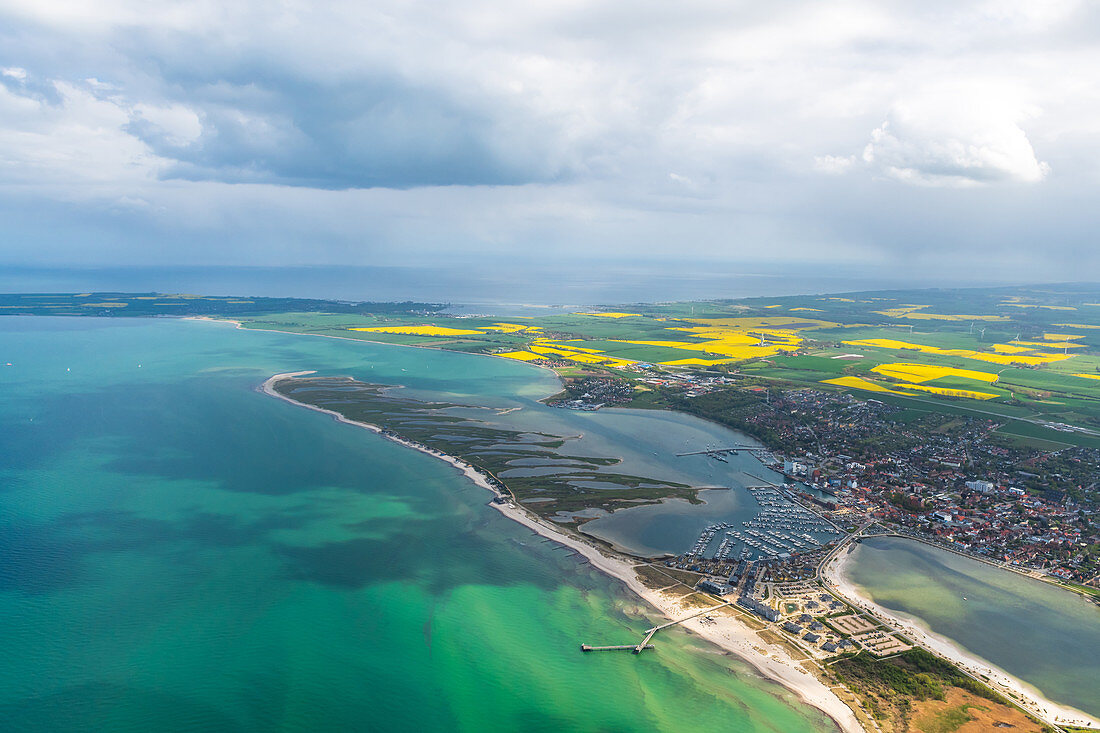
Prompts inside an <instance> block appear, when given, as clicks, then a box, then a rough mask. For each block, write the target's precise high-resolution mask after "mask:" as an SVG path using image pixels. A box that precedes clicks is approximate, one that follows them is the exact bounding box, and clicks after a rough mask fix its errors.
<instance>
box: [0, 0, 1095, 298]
mask: <svg viewBox="0 0 1100 733" xmlns="http://www.w3.org/2000/svg"><path fill="white" fill-rule="evenodd" d="M1098 32H1100V7H1098V6H1097V5H1096V4H1095V3H1092V4H1089V3H1084V2H1080V3H1079V2H1072V1H1070V0H1045V1H1043V2H1035V1H1034V0H988V1H982V2H967V1H966V0H949V1H941V0H922V1H921V2H914V1H911V0H910V1H909V2H890V0H885V1H883V0H879V1H877V2H827V3H822V2H787V1H784V0H776V1H775V2H769V3H760V2H741V1H740V0H716V1H714V2H707V1H699V0H683V1H682V2H675V3H669V2H649V1H648V0H635V1H634V2H624V1H622V0H619V2H600V1H589V2H581V1H578V0H535V1H529V2H525V3H504V2H499V0H498V1H497V2H486V1H485V0H468V1H467V2H464V3H426V2H418V1H417V0H371V2H361V1H357V2H340V1H339V0H337V1H334V2H298V1H295V0H282V1H280V0H265V1H264V2H257V1H255V0H240V1H239V2H233V3H223V2H214V1H213V0H198V1H196V2H150V0H98V1H97V2H95V3H89V2H81V1H79V0H36V1H35V2H26V1H25V0H21V1H19V2H16V1H14V0H0V192H2V194H0V266H3V265H8V266H11V265H24V266H26V265H31V266H68V265H78V266H89V265H95V266H109V265H118V264H173V265H174V264H181V265H184V264H186V265H194V264H207V265H243V264H255V263H260V262H266V263H270V264H287V265H302V264H360V265H362V264H379V265H419V264H424V263H430V264H432V265H441V264H454V265H456V266H460V265H465V266H469V267H474V266H478V265H479V264H485V263H494V264H498V265H500V264H505V265H506V264H508V263H513V262H515V263H521V262H525V261H529V260H531V259H532V258H544V257H546V256H548V255H550V256H555V257H565V258H569V259H570V260H573V261H584V260H586V259H590V258H599V259H604V260H606V259H608V258H630V259H631V261H634V262H640V263H652V264H654V266H660V265H661V263H663V262H665V261H681V262H682V261H684V260H690V261H691V262H693V263H702V264H704V265H709V264H711V263H712V264H713V265H714V266H716V267H720V266H733V265H736V266H750V267H751V266H753V265H756V264H768V265H772V266H774V265H776V264H777V263H783V262H798V263H801V264H803V265H805V264H810V265H816V264H820V265H821V266H822V267H823V268H824V267H831V268H863V269H878V270H881V271H887V270H889V271H892V272H911V273H920V274H922V275H929V274H933V275H935V274H942V275H943V276H944V277H945V278H948V279H961V280H964V279H967V278H971V279H975V280H981V279H989V280H993V279H1019V280H1028V279H1044V280H1058V279H1061V280H1082V279H1093V280H1100V247H1098V246H1097V244H1096V236H1097V232H1098V231H1100V227H1098V224H1100V204H1098V203H1097V201H1098V200H1100V175H1098V166H1100V136H1098V133H1100V43H1097V41H1098V40H1100V38H1098Z"/></svg>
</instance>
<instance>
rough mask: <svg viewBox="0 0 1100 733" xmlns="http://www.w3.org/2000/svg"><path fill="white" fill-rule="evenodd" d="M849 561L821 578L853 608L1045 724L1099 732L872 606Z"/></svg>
mask: <svg viewBox="0 0 1100 733" xmlns="http://www.w3.org/2000/svg"><path fill="white" fill-rule="evenodd" d="M851 558H852V552H851V547H850V546H849V551H846V552H842V553H840V554H839V555H838V556H836V557H832V558H830V559H829V560H828V562H827V563H826V564H825V566H824V567H823V568H822V572H821V577H822V579H823V580H824V581H825V582H826V584H827V585H828V586H829V588H830V590H832V591H833V592H834V593H835V594H836V595H838V596H840V597H841V598H842V599H844V600H845V601H847V602H848V603H850V604H851V605H852V606H853V607H855V608H858V609H861V610H862V611H864V612H868V613H870V614H871V615H873V616H876V617H878V618H879V619H882V620H885V621H886V622H887V624H889V625H891V626H894V627H895V628H898V629H899V630H901V631H902V632H903V633H905V634H906V635H907V636H909V637H910V638H911V639H912V640H913V642H914V643H915V644H916V645H917V646H920V647H924V648H925V649H927V650H929V651H931V652H932V653H934V654H936V655H938V656H941V657H943V658H945V659H947V660H948V661H950V662H952V663H953V664H955V665H957V666H958V667H959V668H960V669H962V670H963V671H964V672H967V673H968V674H970V675H971V676H973V677H975V678H976V679H978V681H980V682H982V683H984V684H987V685H989V686H990V687H991V688H992V689H993V690H995V691H996V692H998V693H1000V694H1002V695H1004V696H1005V697H1007V698H1009V699H1010V700H1012V701H1013V702H1014V703H1016V704H1018V705H1019V706H1020V707H1022V708H1023V709H1024V710H1026V711H1027V712H1028V713H1030V714H1032V715H1034V716H1035V717H1037V718H1039V719H1041V720H1043V721H1044V722H1045V723H1047V724H1048V725H1056V726H1061V725H1070V726H1076V727H1079V728H1091V729H1096V730H1100V720H1097V719H1096V718H1094V717H1093V716H1091V715H1089V714H1088V713H1086V712H1084V711H1082V710H1078V709H1076V708H1074V707H1070V706H1069V705H1064V704H1062V703H1057V702H1054V701H1052V700H1050V699H1048V698H1047V697H1046V696H1045V695H1044V694H1043V693H1042V692H1040V691H1039V690H1038V689H1037V688H1035V687H1033V686H1032V685H1029V684H1028V683H1027V682H1025V681H1023V680H1021V679H1020V678H1018V677H1016V676H1014V675H1012V674H1011V673H1009V672H1007V671H1005V670H1003V669H1001V668H1000V667H998V666H996V665H994V664H993V663H992V662H989V661H987V660H985V659H982V658H981V657H979V656H977V655H975V654H974V653H972V652H969V651H967V650H966V649H964V648H962V646H961V645H959V643H958V642H956V641H955V640H953V639H950V638H948V637H946V636H942V635H940V634H937V633H936V632H934V631H932V629H931V628H929V627H928V625H927V624H926V623H925V622H924V621H922V620H921V619H919V618H917V617H915V616H909V615H907V614H903V613H900V612H897V611H891V610H889V609H887V608H885V607H883V606H881V605H879V604H878V603H875V601H874V600H872V599H871V598H869V597H868V596H867V595H866V594H865V593H864V592H863V591H862V590H861V589H860V588H859V586H857V585H856V584H855V583H854V582H852V580H851V579H850V578H848V576H847V575H846V574H845V572H844V570H845V568H846V567H847V565H848V564H849V563H850V562H851Z"/></svg>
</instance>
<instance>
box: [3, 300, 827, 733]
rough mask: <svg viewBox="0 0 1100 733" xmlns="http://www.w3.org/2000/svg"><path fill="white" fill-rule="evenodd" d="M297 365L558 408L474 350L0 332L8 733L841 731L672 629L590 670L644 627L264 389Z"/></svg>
mask: <svg viewBox="0 0 1100 733" xmlns="http://www.w3.org/2000/svg"><path fill="white" fill-rule="evenodd" d="M6 364H10V366H5V365H6ZM307 369H319V370H322V371H326V372H331V373H345V374H350V375H352V376H354V377H357V378H359V379H363V380H366V381H375V382H383V383H395V384H396V383H400V384H405V385H408V386H409V387H410V388H411V389H414V390H422V391H425V392H430V393H446V394H458V395H463V394H466V395H475V396H477V397H478V398H479V399H483V400H488V401H490V402H491V401H493V400H497V399H499V400H501V401H507V400H517V399H519V400H533V399H535V398H537V397H540V396H543V395H545V394H548V393H549V392H552V391H554V390H555V388H556V382H555V381H554V379H553V378H552V376H550V375H548V374H547V373H546V372H545V371H543V370H539V369H535V368H532V367H530V366H526V365H523V364H514V363H510V362H507V361H505V360H502V359H487V358H479V357H474V356H469V355H463V354H453V353H446V352H434V351H425V350H418V349H411V348H402V347H395V346H383V345H373V344H366V343H361V342H345V341H338V340H332V339H321V338H309V337H301V336H291V335H285V334H276V333H265V332H256V331H241V330H235V329H233V328H231V327H229V326H227V325H224V324H213V323H201V322H194V321H180V320H173V319H151V320H123V319H117V320H98V319H91V318H85V319H79V318H74V319H69V318H15V317H12V318H0V649H2V650H3V659H4V662H3V664H0V728H2V729H3V730H5V731H32V730H33V731H77V730H79V731H88V730H96V731H119V732H123V733H126V732H128V731H133V732H135V733H136V732H138V731H140V732H142V733H144V732H146V731H306V730H309V731H314V730H341V731H373V730H385V731H406V730H407V731H456V730H457V731H495V730H524V731H543V730H545V731H555V732H559V731H563V730H569V731H574V730H576V731H655V730H657V731H680V730H692V731H694V730H701V729H705V730H732V731H739V732H741V731H776V732H777V733H794V732H797V731H830V730H835V726H834V725H833V724H832V722H831V721H829V720H828V719H827V718H825V717H824V716H823V715H822V714H820V713H818V712H817V711H815V710H812V709H809V708H807V707H805V706H802V705H800V704H798V703H797V702H796V701H795V700H793V699H792V697H791V696H790V695H789V694H788V693H786V692H785V691H784V690H783V689H782V688H780V687H779V686H777V685H775V684H773V683H770V682H767V681H765V680H762V679H761V678H760V677H759V676H758V675H757V674H756V673H754V672H753V671H752V670H751V668H749V667H748V666H747V665H745V664H743V663H741V662H739V661H738V660H737V659H735V658H733V657H730V656H728V655H725V654H722V653H720V652H719V651H718V650H716V649H715V648H713V647H710V646H709V645H706V644H704V643H702V642H701V641H699V640H698V639H697V638H695V637H692V636H689V635H688V634H687V633H686V632H684V631H682V630H675V631H671V632H662V634H661V636H660V638H659V639H658V640H657V644H658V648H657V650H656V652H655V653H646V654H643V655H640V656H634V655H632V654H617V653H606V654H595V655H593V654H587V655H586V654H581V653H580V652H579V650H578V646H579V644H580V643H582V642H585V643H606V644H614V643H628V642H631V641H632V640H634V639H637V638H638V637H639V636H640V634H641V631H642V630H643V629H645V628H647V627H648V626H649V625H650V620H651V619H652V615H651V613H650V612H649V611H647V610H646V609H645V607H644V606H643V605H642V604H641V602H640V601H638V600H636V599H635V598H633V597H631V596H630V595H629V594H628V593H627V592H625V590H624V589H623V588H622V586H621V585H620V584H619V583H618V582H617V581H614V580H612V579H610V578H607V577H606V576H603V575H602V574H599V573H597V572H595V571H594V570H592V569H591V568H590V567H589V566H587V565H586V564H583V563H582V562H580V561H578V559H577V558H576V557H574V556H573V555H572V554H571V553H570V552H569V551H567V550H566V549H564V548H561V547H559V546H557V545H555V544H553V543H550V542H547V541H543V540H542V539H541V538H539V537H538V536H536V535H533V534H531V533H530V532H529V531H528V530H527V529H525V528H523V527H521V526H520V525H518V524H516V523H514V522H511V521H509V520H507V519H505V518H504V517H502V516H501V515H500V514H498V513H497V512H496V511H494V510H492V509H491V508H489V507H488V506H486V502H487V500H488V498H489V497H488V495H487V494H486V493H485V492H484V491H482V490H480V489H478V488H476V487H475V486H473V485H472V484H470V483H469V482H467V481H466V480H465V479H464V478H462V477H461V475H460V474H458V473H457V472H456V471H455V470H454V469H452V468H451V467H449V466H447V465H446V464H444V463H443V462H441V461H438V460H435V459H433V458H431V457H429V456H426V455H424V454H421V453H418V452H415V451H412V450H409V449H406V448H403V447H401V446H399V445H396V444H394V443H392V442H389V441H386V440H384V439H382V438H380V437H378V436H375V435H373V434H371V433H368V432H367V431H364V430H360V429H357V428H354V427H351V426H347V425H341V424H338V423H336V422H335V421H333V420H331V419H330V418H328V417H327V416H324V415H321V414H318V413H314V412H310V411H308V410H305V409H301V408H297V407H295V406H293V405H289V404H286V403H284V402H281V401H278V400H275V399H272V398H270V397H267V396H265V395H262V394H260V393H258V392H257V391H255V388H256V387H257V385H259V384H260V383H261V382H262V381H263V380H264V379H265V378H267V377H268V376H270V375H271V374H274V373H277V372H287V371H299V370H307ZM609 414H610V413H609ZM562 419H565V418H562ZM578 419H579V418H578ZM608 420H612V421H613V418H610V417H605V416H602V415H601V417H599V418H598V420H597V422H598V421H608ZM632 425H635V426H636V423H632ZM614 427H615V426H614V425H610V426H608V425H604V426H603V427H602V428H601V429H599V430H595V428H594V429H593V430H594V432H593V435H598V436H600V437H599V439H600V440H610V439H611V437H612V436H613V434H614V430H613V428H614ZM688 427H689V428H690V429H696V428H694V427H692V426H690V425H689V426H688ZM633 429H634V428H633V427H632V428H631V430H633ZM658 429H659V428H658ZM627 432H628V434H629V431H627ZM639 460H641V459H639ZM647 541H648V542H651V543H653V544H655V545H660V543H661V542H663V541H666V540H665V539H662V538H651V539H649V540H647Z"/></svg>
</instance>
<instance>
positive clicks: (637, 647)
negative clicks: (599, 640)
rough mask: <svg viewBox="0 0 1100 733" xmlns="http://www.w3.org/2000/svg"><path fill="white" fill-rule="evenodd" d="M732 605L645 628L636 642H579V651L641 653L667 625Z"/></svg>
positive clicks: (730, 604)
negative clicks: (639, 639)
mask: <svg viewBox="0 0 1100 733" xmlns="http://www.w3.org/2000/svg"><path fill="white" fill-rule="evenodd" d="M732 605H733V601H726V602H725V603H719V604H718V605H717V606H708V607H707V608H704V609H703V610H702V611H696V612H695V613H693V614H691V615H690V616H684V617H683V618H681V619H676V620H675V621H669V622H667V623H663V624H661V625H660V626H654V627H653V628H652V629H646V630H645V637H643V638H642V641H641V642H640V643H638V644H617V645H615V646H589V645H588V644H581V651H582V652H609V651H617V650H620V649H621V650H624V651H625V650H627V649H629V650H631V651H632V652H634V653H635V654H641V653H642V652H643V651H644V650H646V649H653V645H652V644H650V643H649V642H650V640H651V639H652V638H653V635H654V634H656V633H657V632H658V631H660V630H661V629H667V628H668V627H669V626H675V625H676V624H682V623H683V622H685V621H688V620H690V619H693V618H695V617H696V616H702V615H703V614H707V613H710V612H712V611H717V610H718V609H719V608H724V607H726V606H732Z"/></svg>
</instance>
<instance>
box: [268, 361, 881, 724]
mask: <svg viewBox="0 0 1100 733" xmlns="http://www.w3.org/2000/svg"><path fill="white" fill-rule="evenodd" d="M313 373H314V372H311V371H305V372H287V373H283V374H276V375H274V376H272V377H270V378H269V379H268V380H267V381H265V382H264V383H263V385H262V386H261V390H262V391H263V392H264V393H265V394H267V395H270V396H272V397H275V398H277V399H280V400H283V401H284V402H289V403H290V404H292V405H296V406H298V407H305V408H307V409H310V410H314V411H315V412H321V413H324V414H326V415H329V416H331V417H332V418H334V419H335V420H337V421H338V422H341V423H345V424H348V425H355V426H357V427H360V428H364V429H366V430H369V431H371V432H373V433H378V434H383V435H384V437H386V438H388V439H390V440H392V441H394V442H396V443H400V444H401V445H404V446H407V447H409V448H413V449H414V450H419V451H421V452H423V453H427V454H428V455H431V456H434V457H436V458H438V459H440V460H442V461H445V462H447V463H449V464H450V465H452V466H454V467H455V469H457V470H458V471H460V472H461V473H462V474H463V475H465V476H466V478H468V479H469V480H470V481H472V482H473V483H474V484H476V485H477V486H480V487H481V488H483V489H485V490H486V491H489V492H490V493H492V494H493V495H494V496H497V495H499V492H498V491H497V489H496V488H495V487H494V486H493V485H492V483H490V481H489V477H488V476H486V475H485V474H483V473H481V472H480V471H478V470H477V469H476V468H474V467H473V466H471V465H470V464H468V463H466V462H465V461H462V460H460V459H458V458H456V457H454V456H451V455H447V454H445V453H441V452H439V451H436V450H433V449H432V448H429V447H427V446H425V445H421V444H419V443H415V442H413V441H410V440H405V439H403V438H401V437H399V436H396V435H393V434H392V433H383V431H382V429H381V428H379V427H378V426H377V425H371V424H369V423H363V422H357V421H355V420H349V419H348V418H346V417H344V416H343V415H341V414H339V413H337V412H334V411H332V410H325V409H323V408H320V407H316V406H314V405H307V404H304V403H301V402H298V401H296V400H292V399H290V398H289V397H286V396H284V395H281V394H279V393H278V392H276V391H275V389H274V384H275V382H277V381H279V380H280V379H285V378H288V377H300V376H304V375H307V374H313ZM490 506H492V507H493V508H494V509H496V510H497V511H499V512H500V513H501V514H503V515H504V516H506V517H508V518H509V519H511V520H513V521H515V522H519V523H520V524H522V525H524V526H526V527H528V528H529V529H531V530H532V531H533V532H535V533H537V534H539V535H541V536H543V537H546V538H548V539H550V540H553V541H555V542H558V543H560V544H561V545H564V546H566V547H569V548H571V549H572V550H574V551H576V552H577V553H579V554H580V555H583V556H584V557H585V558H587V559H588V561H589V562H590V563H591V564H592V566H593V567H595V568H596V569H598V570H600V571H601V572H603V573H606V574H607V575H609V576H611V577H613V578H617V579H618V580H620V581H622V582H623V583H624V584H625V585H626V586H627V588H629V589H630V590H631V591H633V592H634V593H635V594H636V595H637V596H639V597H640V598H642V599H643V600H645V601H646V602H647V603H649V605H651V606H652V607H653V608H655V609H656V610H657V611H658V612H659V613H661V614H662V615H663V616H665V617H666V618H668V619H669V620H675V619H678V618H683V617H684V616H687V615H690V614H691V613H694V612H695V611H698V610H699V609H698V608H695V609H693V610H685V609H684V608H682V607H681V605H680V603H679V599H678V598H677V597H674V596H672V595H670V594H665V593H662V592H661V591H659V590H654V589H652V588H647V587H646V586H645V585H643V584H642V583H641V581H640V580H639V579H638V577H637V576H636V574H635V572H634V566H635V565H637V564H638V562H637V561H635V560H632V559H628V558H626V557H623V556H619V555H613V554H610V553H608V552H607V551H606V550H603V549H601V548H599V547H597V546H595V545H593V544H590V543H589V542H586V541H584V540H583V539H581V538H579V537H576V536H573V535H569V534H565V533H564V532H563V531H562V529H561V528H559V527H556V526H554V525H552V524H550V523H548V522H545V521H543V520H542V519H540V518H538V517H537V516H535V515H533V514H531V513H529V512H527V511H526V510H525V509H523V508H522V507H520V506H517V505H515V504H513V503H511V502H509V503H506V504H498V503H495V502H493V503H491V504H490ZM714 619H715V621H714V623H706V624H704V623H703V621H702V618H696V619H691V620H689V621H686V622H684V623H683V626H685V627H687V628H689V629H691V631H692V632H694V633H696V634H698V635H699V636H700V637H702V638H704V639H706V640H707V641H709V642H711V643H713V644H715V645H716V646H718V647H720V648H722V649H724V650H726V651H728V652H730V653H732V654H734V655H736V656H738V657H739V658H741V659H743V660H745V661H746V662H748V663H749V664H750V665H752V667H753V668H755V669H756V670H757V671H759V672H760V674H761V675H763V676H764V677H766V678H768V679H770V680H773V681H775V682H778V683H779V684H781V685H783V686H784V687H785V688H787V689H788V690H790V691H792V692H793V693H795V694H796V695H797V696H798V697H799V699H801V700H802V701H803V702H805V703H806V704H808V705H811V706H813V707H815V708H817V709H819V710H821V711H822V712H824V713H825V714H826V715H828V716H829V717H830V718H832V719H833V720H834V721H835V722H836V723H837V725H838V726H839V727H840V729H841V730H842V731H844V732H845V733H856V732H859V731H863V730H864V728H863V726H861V725H860V723H859V721H858V720H857V719H856V716H855V714H854V713H853V712H852V710H851V709H850V708H849V707H848V706H847V705H845V704H844V703H843V702H842V701H841V700H840V698H839V697H837V696H836V694H835V693H834V692H833V691H832V690H831V689H830V688H829V687H827V686H826V685H825V684H824V683H822V682H821V681H820V680H819V679H817V678H816V677H814V676H813V675H812V674H810V673H809V672H807V671H806V670H805V669H803V668H802V666H801V665H799V664H798V662H796V661H794V660H793V659H791V658H790V657H789V656H788V655H787V653H786V651H785V650H784V649H783V648H782V647H780V646H777V645H773V644H767V643H765V642H764V641H763V640H762V639H760V637H759V636H757V634H756V632H755V631H754V630H753V629H751V628H749V627H747V626H745V625H744V624H742V623H740V622H738V621H737V620H736V619H734V618H732V617H730V616H726V615H723V614H718V615H716V616H715V617H714Z"/></svg>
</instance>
